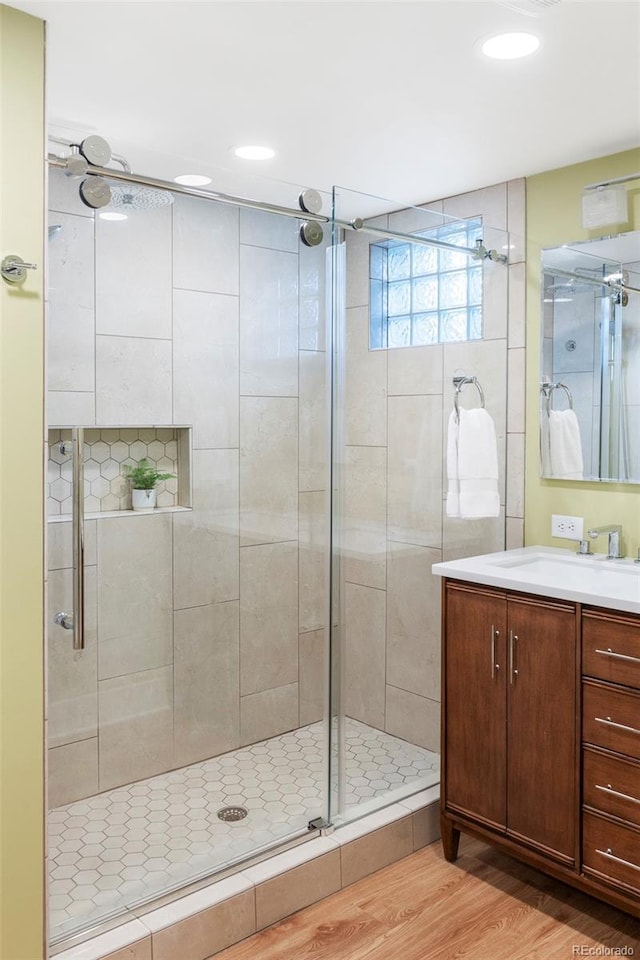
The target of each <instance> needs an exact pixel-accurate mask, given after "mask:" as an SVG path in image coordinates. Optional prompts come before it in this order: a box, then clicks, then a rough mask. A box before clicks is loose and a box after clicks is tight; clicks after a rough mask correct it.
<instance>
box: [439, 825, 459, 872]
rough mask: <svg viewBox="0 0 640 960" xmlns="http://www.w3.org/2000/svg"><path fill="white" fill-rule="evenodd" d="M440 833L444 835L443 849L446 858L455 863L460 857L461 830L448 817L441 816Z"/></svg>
mask: <svg viewBox="0 0 640 960" xmlns="http://www.w3.org/2000/svg"><path fill="white" fill-rule="evenodd" d="M440 834H441V837H442V849H443V851H444V858H445V860H448V861H449V863H453V862H454V861H455V860H457V858H458V846H459V844H460V831H459V830H456V828H455V827H454V825H453V823H452V822H451V820H449V818H448V817H445V816H441V817H440Z"/></svg>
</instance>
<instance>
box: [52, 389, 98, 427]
mask: <svg viewBox="0 0 640 960" xmlns="http://www.w3.org/2000/svg"><path fill="white" fill-rule="evenodd" d="M95 422H96V395H95V393H79V392H76V391H71V390H49V391H48V393H47V423H48V424H49V425H50V426H59V427H64V426H76V425H83V424H84V425H85V426H88V425H91V424H93V423H95Z"/></svg>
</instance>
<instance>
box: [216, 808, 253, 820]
mask: <svg viewBox="0 0 640 960" xmlns="http://www.w3.org/2000/svg"><path fill="white" fill-rule="evenodd" d="M248 813H249V811H248V810H247V809H245V807H222V809H221V810H218V817H219V819H220V820H224V821H226V822H227V823H228V822H229V821H235V820H244V818H245V817H246V816H247V814H248Z"/></svg>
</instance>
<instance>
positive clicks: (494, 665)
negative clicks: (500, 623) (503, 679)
mask: <svg viewBox="0 0 640 960" xmlns="http://www.w3.org/2000/svg"><path fill="white" fill-rule="evenodd" d="M499 639H500V631H499V630H496V628H495V627H494V625H493V624H491V679H492V680H495V678H496V670H499V669H500V664H499V663H496V640H499Z"/></svg>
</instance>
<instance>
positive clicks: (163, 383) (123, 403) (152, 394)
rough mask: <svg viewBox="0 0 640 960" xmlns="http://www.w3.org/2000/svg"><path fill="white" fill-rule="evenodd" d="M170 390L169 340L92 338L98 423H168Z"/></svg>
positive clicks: (170, 402) (170, 406) (169, 418)
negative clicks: (94, 350)
mask: <svg viewBox="0 0 640 960" xmlns="http://www.w3.org/2000/svg"><path fill="white" fill-rule="evenodd" d="M171 392H172V391H171V343H170V342H169V341H167V340H151V339H143V338H135V337H111V336H109V337H105V336H97V337H96V416H97V422H98V423H102V424H120V425H122V426H126V425H127V424H132V425H134V424H135V425H144V424H149V425H151V424H161V423H171V413H172V400H171Z"/></svg>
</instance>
